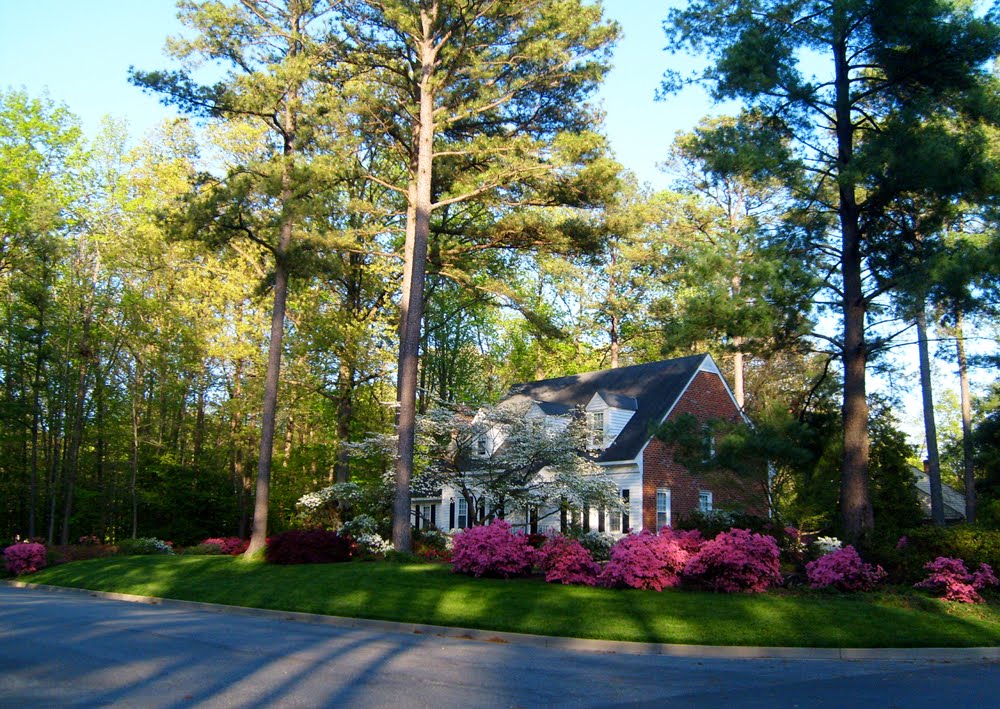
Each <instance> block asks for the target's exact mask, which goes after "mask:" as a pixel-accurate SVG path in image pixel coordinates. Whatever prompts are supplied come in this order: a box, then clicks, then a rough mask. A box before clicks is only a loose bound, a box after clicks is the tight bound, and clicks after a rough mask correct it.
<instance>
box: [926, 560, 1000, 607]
mask: <svg viewBox="0 0 1000 709" xmlns="http://www.w3.org/2000/svg"><path fill="white" fill-rule="evenodd" d="M924 569H926V570H927V571H929V572H930V574H929V575H928V576H927V578H926V579H924V580H923V581H921V582H920V583H917V584H914V586H915V587H916V588H924V589H927V590H930V591H934V592H936V593H943V594H944V599H945V600H947V601H957V602H959V603H982V602H983V597H982V596H980V595H979V591H981V590H983V589H984V588H986V587H988V586H996V585H997V584H998V581H997V577H996V574H994V573H993V569H992V568H991V567H990V565H989V564H980V565H979V570H978V571H976V572H975V573H971V572H970V571H969V569H968V568H966V566H965V562H964V561H962V560H961V559H950V558H948V557H947V556H939V557H938V558H936V559H935V560H934V561H928V562H927V563H926V564H924Z"/></svg>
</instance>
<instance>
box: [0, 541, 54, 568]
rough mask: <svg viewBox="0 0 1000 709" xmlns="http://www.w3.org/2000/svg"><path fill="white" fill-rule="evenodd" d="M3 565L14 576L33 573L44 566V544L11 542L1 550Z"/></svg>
mask: <svg viewBox="0 0 1000 709" xmlns="http://www.w3.org/2000/svg"><path fill="white" fill-rule="evenodd" d="M3 560H4V566H5V567H6V568H7V571H8V573H11V574H13V575H14V576H20V575H21V574H33V573H35V572H36V571H38V570H40V569H44V568H45V560H46V551H45V545H44V544H35V543H34V542H31V543H29V544H12V545H10V546H9V547H7V548H6V549H4V550H3Z"/></svg>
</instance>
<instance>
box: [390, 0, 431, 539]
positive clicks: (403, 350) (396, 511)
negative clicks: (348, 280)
mask: <svg viewBox="0 0 1000 709" xmlns="http://www.w3.org/2000/svg"><path fill="white" fill-rule="evenodd" d="M436 8H437V5H436V4H434V5H433V6H432V8H431V9H430V10H421V13H420V15H421V22H422V24H423V30H424V31H423V36H424V39H423V40H422V41H421V43H420V54H421V56H420V59H421V66H422V72H421V77H420V118H419V126H418V128H417V172H416V175H415V181H414V184H413V189H412V190H411V194H413V195H414V197H415V202H414V203H413V218H414V222H413V246H412V251H411V250H409V249H408V250H407V256H411V258H410V261H409V262H408V263H406V264H404V271H405V273H404V280H408V283H407V285H408V290H407V291H406V292H404V294H403V302H402V305H403V309H402V312H401V313H400V321H401V328H400V329H401V330H402V335H403V337H402V339H401V341H400V343H399V368H398V369H399V372H398V385H397V386H398V393H399V420H398V425H397V431H398V436H399V443H398V451H397V453H398V457H397V458H396V481H395V482H396V484H395V500H394V502H393V509H392V543H393V547H395V549H396V551H401V552H410V551H411V550H412V548H413V542H412V534H411V531H410V481H411V479H412V477H413V452H414V438H415V432H416V405H417V398H416V397H417V365H418V358H419V350H420V322H421V320H422V318H423V309H424V278H425V273H426V267H427V241H428V238H429V236H430V220H431V206H432V205H431V175H432V166H433V155H432V150H433V147H434V115H433V114H434V94H433V89H432V83H431V75H432V73H433V71H434V61H435V57H434V45H433V42H432V40H430V39H428V37H429V35H430V30H431V23H432V15H433V13H435V12H436ZM407 273H408V274H409V279H406V274H407Z"/></svg>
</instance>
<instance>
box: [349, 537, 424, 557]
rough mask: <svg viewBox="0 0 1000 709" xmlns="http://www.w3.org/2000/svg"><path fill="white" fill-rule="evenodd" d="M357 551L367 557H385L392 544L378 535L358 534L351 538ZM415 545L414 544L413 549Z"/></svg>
mask: <svg viewBox="0 0 1000 709" xmlns="http://www.w3.org/2000/svg"><path fill="white" fill-rule="evenodd" d="M353 539H354V543H355V544H356V545H357V550H358V552H359V553H361V554H365V555H368V556H385V554H386V552H389V551H392V542H390V541H388V540H386V539H384V538H383V537H382V536H381V535H380V534H359V535H358V536H356V537H353ZM416 546H417V544H416V542H414V548H416Z"/></svg>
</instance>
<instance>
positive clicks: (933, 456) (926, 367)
mask: <svg viewBox="0 0 1000 709" xmlns="http://www.w3.org/2000/svg"><path fill="white" fill-rule="evenodd" d="M924 307H925V306H924V302H923V299H921V301H920V306H919V309H918V310H917V349H918V352H919V354H920V395H921V401H922V402H923V407H924V436H925V438H926V441H927V477H928V479H929V480H930V487H931V520H932V521H933V522H934V524H936V525H939V526H943V525H944V496H943V493H942V490H941V459H940V458H939V457H938V447H937V425H936V424H935V422H934V390H933V388H932V387H931V358H930V351H929V349H928V346H927V314H926V313H925V312H924Z"/></svg>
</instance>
